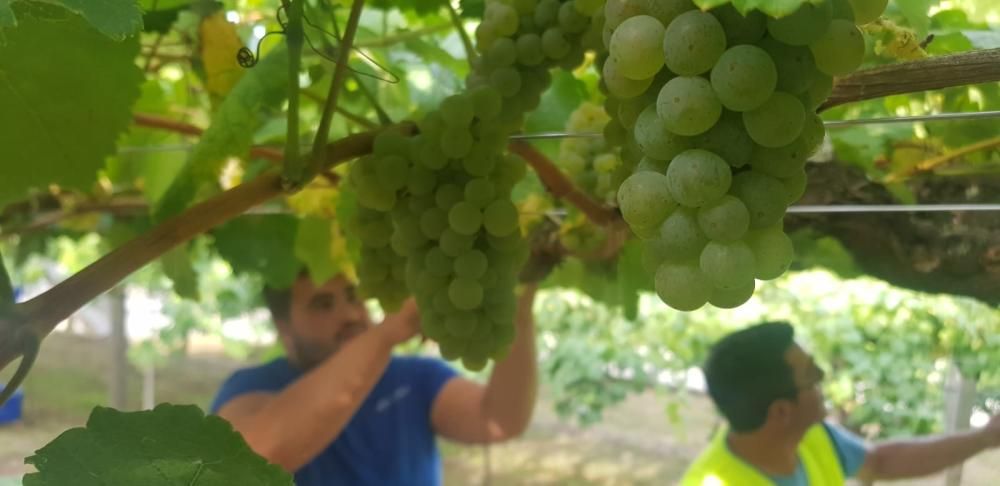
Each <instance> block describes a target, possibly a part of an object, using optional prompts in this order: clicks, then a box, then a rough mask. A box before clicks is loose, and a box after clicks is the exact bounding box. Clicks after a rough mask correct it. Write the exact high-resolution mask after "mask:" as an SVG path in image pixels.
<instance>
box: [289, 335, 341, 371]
mask: <svg viewBox="0 0 1000 486" xmlns="http://www.w3.org/2000/svg"><path fill="white" fill-rule="evenodd" d="M341 344H342V343H334V344H317V343H314V342H310V341H309V340H308V339H304V338H301V337H299V336H292V346H293V347H294V349H293V350H292V353H290V354H291V355H292V356H293V357H294V360H295V363H294V364H295V366H296V367H298V368H300V369H302V370H303V371H307V370H311V369H313V368H315V367H316V366H318V365H319V364H320V363H322V362H323V361H325V360H326V358H328V357H330V356H331V355H333V353H335V352H337V350H338V349H340V345H341Z"/></svg>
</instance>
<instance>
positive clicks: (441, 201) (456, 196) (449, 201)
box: [434, 183, 464, 211]
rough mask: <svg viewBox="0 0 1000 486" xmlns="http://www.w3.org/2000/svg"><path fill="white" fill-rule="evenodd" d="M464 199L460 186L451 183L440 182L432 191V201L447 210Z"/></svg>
mask: <svg viewBox="0 0 1000 486" xmlns="http://www.w3.org/2000/svg"><path fill="white" fill-rule="evenodd" d="M463 199H464V192H463V191H462V188H461V187H459V186H457V185H455V184H451V183H447V184H441V185H440V186H438V188H437V191H436V192H435V193H434V201H435V203H437V207H439V208H441V209H443V210H445V211H448V210H450V209H451V207H452V206H454V205H456V204H458V203H459V202H460V201H462V200H463Z"/></svg>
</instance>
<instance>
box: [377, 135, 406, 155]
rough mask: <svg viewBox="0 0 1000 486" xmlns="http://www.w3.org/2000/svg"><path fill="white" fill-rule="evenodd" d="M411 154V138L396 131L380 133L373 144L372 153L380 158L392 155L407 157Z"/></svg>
mask: <svg viewBox="0 0 1000 486" xmlns="http://www.w3.org/2000/svg"><path fill="white" fill-rule="evenodd" d="M409 152H410V143H409V137H406V136H404V135H403V134H401V133H399V132H398V131H396V130H387V131H384V132H382V133H379V134H378V136H376V137H375V140H374V143H373V144H372V153H373V154H375V155H376V156H379V157H386V156H390V155H396V156H402V157H405V156H407V155H408V154H409Z"/></svg>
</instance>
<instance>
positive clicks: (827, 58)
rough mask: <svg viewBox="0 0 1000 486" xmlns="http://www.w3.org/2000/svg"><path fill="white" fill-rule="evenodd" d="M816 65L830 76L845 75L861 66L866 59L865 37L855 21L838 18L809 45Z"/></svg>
mask: <svg viewBox="0 0 1000 486" xmlns="http://www.w3.org/2000/svg"><path fill="white" fill-rule="evenodd" d="M809 49H811V50H812V53H813V57H815V58H816V67H817V68H818V69H819V70H820V71H822V72H823V73H824V74H829V75H830V76H843V75H845V74H850V73H851V72H852V71H854V70H855V69H857V68H858V66H861V62H862V61H864V59H865V38H864V36H863V35H862V34H861V29H859V28H858V27H857V26H856V25H854V22H851V21H850V20H843V19H836V20H834V21H833V22H831V23H830V28H829V29H827V31H826V33H825V34H823V37H820V38H819V39H817V40H816V41H815V42H813V43H812V44H810V45H809Z"/></svg>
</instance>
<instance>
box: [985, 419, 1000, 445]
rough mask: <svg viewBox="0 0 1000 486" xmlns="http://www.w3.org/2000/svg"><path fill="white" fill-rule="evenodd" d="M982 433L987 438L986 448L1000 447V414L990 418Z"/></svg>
mask: <svg viewBox="0 0 1000 486" xmlns="http://www.w3.org/2000/svg"><path fill="white" fill-rule="evenodd" d="M982 432H983V436H984V437H985V438H986V444H987V445H986V447H990V448H992V447H1000V414H996V415H994V416H993V417H992V418H990V421H989V422H987V423H986V427H984V428H983V431H982Z"/></svg>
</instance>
